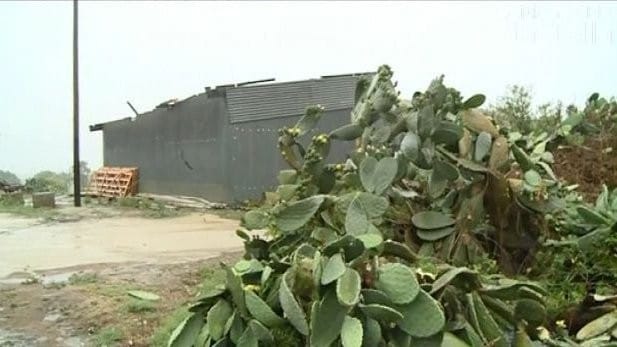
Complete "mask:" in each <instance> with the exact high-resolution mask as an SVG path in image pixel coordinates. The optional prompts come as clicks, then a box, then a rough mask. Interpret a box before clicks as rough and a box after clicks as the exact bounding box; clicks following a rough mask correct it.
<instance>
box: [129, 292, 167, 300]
mask: <svg viewBox="0 0 617 347" xmlns="http://www.w3.org/2000/svg"><path fill="white" fill-rule="evenodd" d="M128 294H129V296H132V297H134V298H137V299H140V300H146V301H158V300H159V299H160V298H161V297H160V296H158V295H156V294H154V293H151V292H146V291H143V290H129V292H128Z"/></svg>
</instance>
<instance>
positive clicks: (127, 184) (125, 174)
mask: <svg viewBox="0 0 617 347" xmlns="http://www.w3.org/2000/svg"><path fill="white" fill-rule="evenodd" d="M138 183H139V170H138V169H137V168H136V167H102V168H101V169H99V170H97V171H95V172H94V173H93V174H92V178H91V179H90V186H89V187H88V191H87V194H88V195H95V196H104V197H110V198H112V197H116V198H122V197H126V196H129V195H135V194H137V187H138Z"/></svg>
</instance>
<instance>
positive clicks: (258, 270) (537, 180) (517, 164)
mask: <svg viewBox="0 0 617 347" xmlns="http://www.w3.org/2000/svg"><path fill="white" fill-rule="evenodd" d="M391 77H392V71H391V70H390V68H389V67H387V66H382V67H380V68H379V70H378V73H377V75H376V76H374V77H373V78H372V79H365V80H363V81H361V82H360V83H359V84H358V87H357V89H356V105H355V107H354V108H353V110H352V113H351V123H350V124H348V125H346V126H343V127H341V128H339V129H336V130H334V131H332V132H331V133H329V134H316V135H314V136H313V138H312V140H311V142H310V143H309V145H308V147H307V148H304V146H303V145H301V144H300V141H299V139H300V138H302V137H303V136H305V135H307V134H308V133H310V132H311V131H312V130H313V129H314V127H315V126H316V124H317V122H318V120H319V117H320V115H321V112H322V110H323V109H322V108H320V107H311V108H309V109H308V110H307V112H306V114H305V116H304V117H303V118H302V119H301V120H300V121H298V123H297V124H296V125H295V126H294V127H292V128H283V129H281V130H280V131H279V135H280V137H279V150H280V151H281V154H282V156H283V158H284V159H285V161H286V162H287V163H288V164H289V166H290V167H291V169H290V170H283V171H281V172H280V174H279V176H278V179H279V183H280V186H279V187H278V188H277V190H276V192H271V193H268V194H267V195H268V197H269V198H268V199H267V200H266V202H265V203H264V204H263V205H262V206H258V207H256V208H254V209H252V210H250V211H248V212H247V213H246V214H245V215H244V217H243V218H242V229H240V230H238V231H237V234H238V236H239V237H241V238H243V239H244V241H245V250H246V252H245V256H244V259H242V260H240V261H239V262H237V263H236V264H235V265H233V266H227V265H223V266H222V268H223V269H224V270H225V273H226V276H225V280H221V283H220V285H219V286H215V287H211V288H210V290H209V291H208V292H207V293H205V294H204V295H203V296H202V297H201V298H199V299H198V300H197V301H196V303H195V304H194V305H192V306H191V307H190V308H189V311H190V312H191V313H190V315H189V316H188V317H186V318H185V319H184V320H183V321H182V322H181V323H180V324H178V326H177V328H176V329H175V330H174V332H173V333H172V335H171V337H170V339H169V344H170V346H191V345H193V344H195V345H198V346H211V345H221V344H223V345H225V344H233V345H241V346H258V345H285V346H302V345H310V346H331V345H336V346H338V345H343V346H345V347H347V346H382V345H389V346H415V345H418V346H419V345H435V346H454V345H456V346H488V345H490V346H510V345H516V346H533V345H550V346H578V345H579V343H582V345H590V346H591V345H593V346H602V345H606V346H608V345H611V343H613V342H611V339H612V338H613V337H611V334H613V335H615V332H613V329H614V326H615V325H617V319H615V317H617V311H616V306H617V300H616V298H617V297H615V296H606V295H605V296H602V297H600V296H597V295H596V296H594V297H593V300H588V295H589V293H594V292H595V291H591V292H590V291H589V286H588V284H589V283H592V284H596V285H597V284H600V283H602V285H603V288H602V293H603V294H610V293H611V292H612V293H613V294H614V291H615V290H616V288H615V285H614V283H615V281H614V277H612V276H614V275H613V274H614V273H615V270H617V266H616V264H614V263H615V262H614V261H613V259H614V257H611V254H613V255H614V254H615V247H614V243H612V239H613V238H614V237H615V234H617V220H615V218H614V216H613V214H614V211H613V204H614V201H617V197H614V196H613V193H609V192H608V190H605V193H604V194H603V195H602V196H601V198H599V199H600V200H599V202H597V203H596V205H595V206H588V205H586V204H585V203H582V202H581V198H580V195H578V194H577V193H576V191H575V190H574V189H573V187H570V186H566V185H565V184H563V183H562V182H561V181H560V179H559V178H558V177H557V176H556V175H555V173H554V172H553V170H552V167H551V165H552V164H553V163H554V158H553V156H552V153H551V152H550V148H551V145H554V144H558V143H561V142H563V141H566V142H568V143H572V142H573V141H571V140H572V135H577V136H578V135H580V136H585V135H586V134H589V130H590V129H593V127H594V126H597V124H601V128H603V129H605V128H606V127H612V126H613V123H614V117H615V114H617V107H614V102H612V101H611V102H609V101H606V100H604V99H601V98H599V96H598V95H597V94H594V95H592V97H590V99H589V100H588V102H587V105H586V107H585V108H584V110H582V111H580V112H579V111H578V110H577V109H576V108H574V107H569V108H568V109H567V117H566V118H565V119H563V120H562V119H561V116H558V117H557V116H554V114H555V112H557V113H558V112H560V111H559V110H560V109H561V108H560V107H556V108H555V110H557V111H555V112H553V111H552V110H551V106H544V107H543V108H541V112H544V114H549V115H550V117H553V118H550V119H548V117H549V116H545V117H544V118H543V120H542V121H543V122H544V123H543V124H547V125H546V126H551V129H550V131H549V129H546V131H544V132H539V130H538V129H535V128H533V127H532V128H524V127H523V126H526V125H527V123H528V122H529V121H530V119H531V117H532V116H531V114H530V112H529V109H530V102H529V98H530V96H529V95H528V94H527V93H526V91H525V90H524V89H521V88H514V89H513V90H512V94H513V96H512V98H511V99H506V100H504V101H502V105H501V106H499V108H498V109H499V111H501V113H502V114H505V116H503V117H502V118H501V120H500V121H501V122H503V120H504V119H506V120H510V121H512V122H510V124H509V125H508V126H502V127H499V126H496V124H495V123H493V121H492V120H491V118H490V117H488V116H486V115H485V114H484V113H483V112H482V111H481V110H480V109H479V107H481V106H482V104H483V103H484V101H485V97H484V96H483V95H481V94H477V95H473V96H471V97H469V98H466V99H464V98H463V97H462V96H461V95H460V94H459V92H458V91H456V90H455V89H452V88H448V87H446V86H445V85H444V84H443V76H442V77H440V78H438V79H435V80H434V81H432V82H431V84H430V85H429V87H428V88H427V90H426V91H425V92H416V93H415V94H414V95H413V97H412V98H411V100H405V99H401V98H400V97H399V96H398V93H397V92H396V90H395V84H394V83H393V82H392V81H391ZM600 100H603V101H602V102H601V101H600ZM506 111H508V112H509V113H508V112H506ZM534 122H535V121H534ZM611 122H612V123H611ZM537 124H540V123H537ZM513 128H514V130H517V131H513ZM532 130H533V131H532ZM540 130H541V129H540ZM332 141H354V142H355V144H356V149H355V150H354V151H353V152H352V153H350V155H349V159H348V160H347V161H346V162H345V163H339V164H328V163H327V162H326V161H325V158H326V157H327V156H328V153H329V149H330V145H331V142H332ZM614 194H616V195H617V193H614ZM258 229H259V230H261V229H266V230H267V237H266V238H264V237H261V236H257V235H251V233H250V232H251V230H258ZM555 247H569V248H570V250H569V251H555ZM591 250H593V251H591ZM573 252H574V253H573ZM583 255H584V256H585V257H587V258H584V259H583V258H581V257H583ZM563 256H566V257H570V256H571V257H573V258H574V259H573V260H574V261H575V262H576V261H579V259H582V262H583V266H582V267H581V269H584V270H586V271H587V273H586V276H582V274H580V273H579V274H577V271H574V272H573V271H571V270H572V269H563V268H559V267H558V266H557V263H559V262H560V261H563V260H564V258H563ZM596 256H597V257H602V258H604V259H599V258H594V257H596ZM577 257H578V258H577ZM594 263H597V264H594ZM594 266H595V267H594ZM549 269H552V270H549ZM555 271H556V272H557V273H555ZM592 272H593V273H595V275H593V276H596V277H589V275H590V274H591V273H592ZM566 274H567V276H570V277H567V278H564V275H566ZM579 275H580V276H579ZM580 277H583V278H580ZM564 282H567V283H564ZM540 283H544V284H545V285H546V287H544V286H542V285H541V284H540ZM581 283H585V284H586V285H587V286H586V287H585V291H584V292H582V293H581V295H576V293H577V292H579V293H580V292H581V291H580V289H579V288H576V291H575V293H570V294H574V295H571V296H569V297H565V298H564V297H563V295H564V294H565V292H564V290H566V288H565V287H564V286H566V285H573V286H574V285H578V284H581ZM547 288H548V290H547ZM560 295H561V297H560ZM581 299H584V301H577V300H581ZM572 312H575V314H572ZM574 341H577V342H574Z"/></svg>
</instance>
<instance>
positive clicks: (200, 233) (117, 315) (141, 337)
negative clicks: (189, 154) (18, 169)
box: [0, 210, 242, 347]
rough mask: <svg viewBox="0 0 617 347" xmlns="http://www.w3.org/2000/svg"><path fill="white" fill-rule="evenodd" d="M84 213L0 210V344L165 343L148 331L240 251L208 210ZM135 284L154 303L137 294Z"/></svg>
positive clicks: (228, 223) (224, 223) (226, 226)
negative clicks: (47, 215) (29, 214)
mask: <svg viewBox="0 0 617 347" xmlns="http://www.w3.org/2000/svg"><path fill="white" fill-rule="evenodd" d="M92 213H93V211H88V210H82V211H80V212H74V211H64V212H63V218H60V219H59V220H61V222H57V221H56V222H51V223H49V222H48V221H46V222H43V221H41V220H37V219H32V218H20V217H16V216H14V215H7V214H0V347H5V346H12V347H17V346H19V347H21V346H23V347H25V346H28V347H38V346H41V347H48V346H49V347H56V346H57V347H78V346H104V345H106V346H159V345H164V344H159V343H154V342H152V341H153V339H152V335H153V333H154V332H155V331H157V329H158V330H161V328H160V326H161V324H165V322H166V321H168V320H169V319H170V317H171V318H173V317H174V315H178V314H181V313H182V312H177V311H178V307H182V305H183V304H185V303H187V302H190V301H191V300H192V299H193V298H194V297H195V295H196V294H198V292H199V290H200V283H204V285H205V283H207V282H209V281H210V282H217V281H218V280H217V279H216V277H217V276H219V273H218V272H217V271H220V270H219V267H218V266H217V263H218V262H219V261H226V262H232V261H233V260H234V259H237V258H238V257H239V254H240V252H241V250H242V242H241V239H240V238H238V237H237V236H236V235H235V233H234V231H235V229H236V228H237V226H238V222H237V221H234V220H229V219H223V218H220V217H218V216H215V215H210V214H198V213H192V214H189V215H185V216H181V217H174V218H162V219H151V218H143V217H139V216H138V215H136V214H131V213H126V212H118V211H113V210H108V211H105V213H102V214H101V213H100V210H98V211H96V216H93V215H92ZM78 214H79V215H80V216H79V218H72V217H71V216H73V217H75V216H77V215H78ZM67 216H68V217H67ZM64 217H67V218H64ZM135 289H139V290H148V291H151V292H154V293H156V294H158V295H159V296H160V297H161V300H160V301H157V302H154V303H144V302H139V301H136V300H135V299H134V298H130V297H129V296H128V295H127V293H128V291H129V290H135ZM159 340H161V341H163V340H164V337H162V338H160V339H159ZM159 342H160V341H159Z"/></svg>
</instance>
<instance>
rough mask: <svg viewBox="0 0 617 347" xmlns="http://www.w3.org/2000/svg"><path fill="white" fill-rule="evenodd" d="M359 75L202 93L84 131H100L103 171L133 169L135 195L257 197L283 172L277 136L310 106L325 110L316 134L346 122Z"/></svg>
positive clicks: (335, 152) (335, 155)
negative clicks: (136, 184)
mask: <svg viewBox="0 0 617 347" xmlns="http://www.w3.org/2000/svg"><path fill="white" fill-rule="evenodd" d="M361 75H363V74H350V75H339V76H324V77H322V78H320V79H311V80H304V81H296V82H285V83H267V84H258V85H248V84H237V85H226V86H218V87H216V88H214V89H211V88H206V92H205V93H202V94H199V95H194V96H192V97H190V98H187V99H185V100H182V101H179V102H175V103H166V104H161V105H159V106H157V108H155V109H154V110H152V111H150V112H147V113H143V114H139V115H138V116H137V117H135V118H125V119H121V120H116V121H111V122H108V123H102V124H96V125H92V126H90V130H91V131H98V130H102V131H103V152H104V153H103V156H104V165H105V166H137V167H139V171H140V172H139V191H140V192H147V193H157V194H178V195H190V196H201V197H204V198H206V199H209V200H212V201H223V202H233V201H242V200H245V199H254V198H259V197H260V196H261V194H262V192H264V191H266V190H268V189H271V188H272V187H273V186H275V185H276V174H277V173H278V171H279V170H280V169H282V168H285V167H286V164H285V163H284V161H283V160H282V159H281V156H280V153H279V152H278V150H277V148H276V143H277V139H278V133H277V131H278V129H279V128H281V127H283V126H286V125H288V126H291V125H293V124H294V123H295V122H296V121H297V120H298V119H299V118H300V116H301V115H302V114H303V113H304V110H305V109H306V107H308V106H311V105H316V104H321V105H322V106H324V107H325V109H326V111H325V112H324V114H323V116H322V118H321V121H320V122H319V125H318V127H319V128H318V129H317V130H315V131H314V132H317V131H323V132H326V131H329V130H332V129H335V128H337V127H339V126H341V125H344V124H347V123H349V118H350V111H351V107H352V106H353V99H354V91H355V87H356V83H357V81H358V79H359V78H360V76H361ZM309 137H310V136H309ZM347 146H349V144H345V143H336V144H335V145H333V148H332V151H331V154H330V156H329V158H328V160H330V161H332V160H341V159H343V156H344V154H345V153H346V152H347V150H348V147H347Z"/></svg>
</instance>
